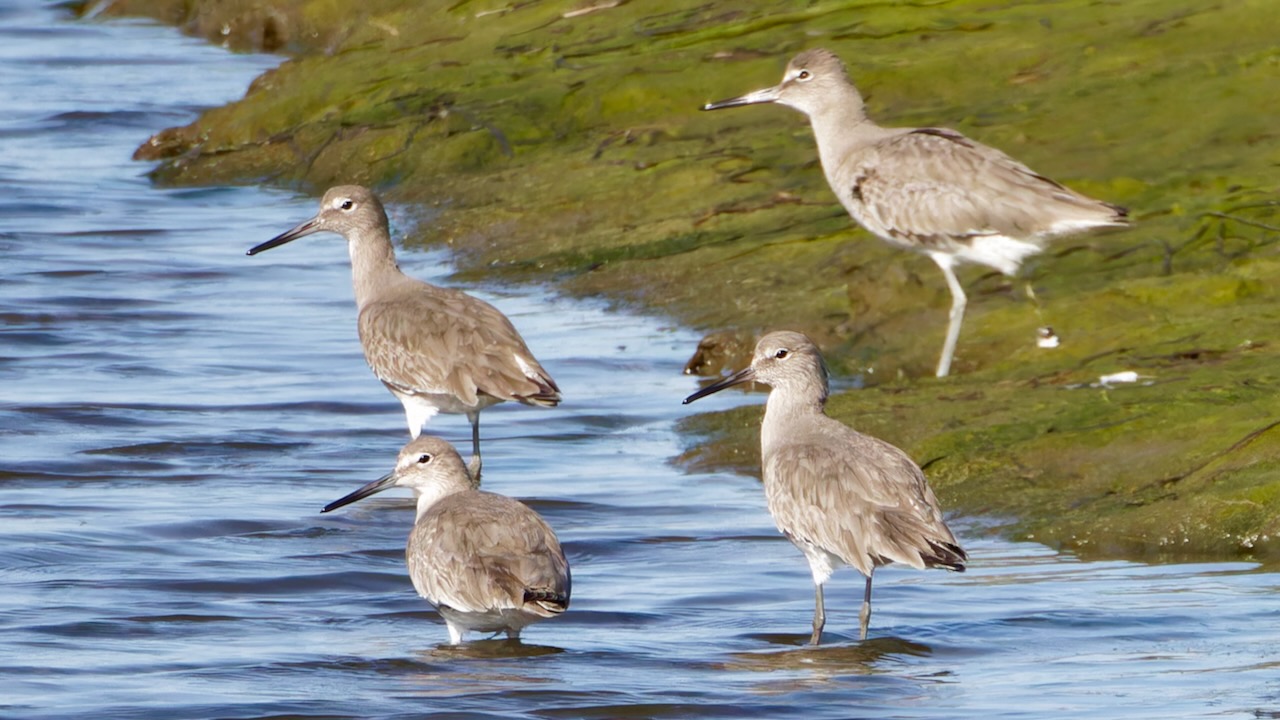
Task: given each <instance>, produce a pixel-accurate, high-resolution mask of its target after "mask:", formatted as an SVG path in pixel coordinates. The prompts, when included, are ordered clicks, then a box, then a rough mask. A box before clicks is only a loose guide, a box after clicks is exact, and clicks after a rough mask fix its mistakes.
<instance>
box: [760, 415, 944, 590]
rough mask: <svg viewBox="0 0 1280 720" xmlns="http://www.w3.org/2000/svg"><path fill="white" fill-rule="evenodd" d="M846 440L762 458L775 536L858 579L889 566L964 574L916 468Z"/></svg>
mask: <svg viewBox="0 0 1280 720" xmlns="http://www.w3.org/2000/svg"><path fill="white" fill-rule="evenodd" d="M841 427H842V428H843V426H841ZM843 429H845V430H848V428H843ZM848 432H849V435H848V436H846V437H844V438H840V442H824V441H823V440H825V438H819V439H818V441H815V442H809V443H788V444H786V445H783V446H781V447H779V448H778V449H777V450H775V451H773V452H771V453H769V454H768V455H767V456H766V457H765V459H764V478H765V480H764V486H765V497H766V500H767V501H768V504H769V511H770V512H771V513H772V514H773V516H774V520H775V522H776V523H777V525H778V529H779V530H780V531H782V532H783V533H784V534H786V535H787V536H788V537H789V538H792V540H793V542H794V541H803V542H808V543H811V544H813V545H816V546H818V547H820V548H823V549H825V550H827V551H828V552H831V553H833V554H835V555H836V556H838V557H840V559H842V560H843V561H844V562H846V563H848V564H849V565H852V566H853V567H855V568H857V569H858V571H859V572H862V573H863V574H868V573H870V571H871V570H873V569H874V568H875V567H877V566H879V565H883V564H885V563H888V562H900V563H904V564H907V565H910V566H912V567H915V568H924V567H950V568H951V569H963V562H964V558H965V555H964V551H963V550H961V549H960V547H959V544H958V543H957V542H956V539H955V536H954V535H952V533H951V530H950V529H949V528H947V525H946V523H945V522H944V520H943V518H942V513H941V511H940V510H939V505H938V500H937V498H936V497H935V496H934V493H933V490H932V489H931V488H930V487H929V485H928V483H927V482H926V481H925V477H924V473H923V472H922V471H921V470H920V468H919V466H917V465H916V464H915V463H914V462H913V461H912V460H911V459H910V458H909V457H907V456H906V454H905V453H903V452H902V451H901V450H898V449H897V448H896V447H894V446H892V445H889V444H888V443H885V442H882V441H880V440H877V439H875V438H872V437H869V436H866V435H862V434H860V433H855V432H853V431H852V430H849V431H848ZM850 442H852V443H853V444H854V446H855V447H854V448H853V451H850V448H848V447H847V444H848V443H850ZM842 444H843V445H845V447H841V445H842Z"/></svg>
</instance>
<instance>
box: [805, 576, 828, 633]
mask: <svg viewBox="0 0 1280 720" xmlns="http://www.w3.org/2000/svg"><path fill="white" fill-rule="evenodd" d="M826 624H827V611H826V609H825V608H824V607H823V602H822V585H821V584H819V583H814V584H813V635H810V636H809V644H810V645H814V646H816V645H817V644H818V643H819V642H821V641H822V626H824V625H826Z"/></svg>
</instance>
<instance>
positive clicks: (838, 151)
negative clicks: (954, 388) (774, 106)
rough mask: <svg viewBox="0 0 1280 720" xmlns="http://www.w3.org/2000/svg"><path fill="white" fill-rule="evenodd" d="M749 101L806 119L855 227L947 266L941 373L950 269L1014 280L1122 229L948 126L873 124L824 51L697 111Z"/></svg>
mask: <svg viewBox="0 0 1280 720" xmlns="http://www.w3.org/2000/svg"><path fill="white" fill-rule="evenodd" d="M755 103H779V104H782V105H786V106H788V107H792V108H795V109H797V110H799V111H800V112H802V113H804V114H805V115H808V116H809V122H810V123H811V124H812V125H813V135H814V139H815V140H816V141H817V143H818V157H819V159H820V160H821V161H822V170H823V172H824V173H825V174H826V177H827V183H828V184H829V185H830V186H831V189H832V191H834V192H835V194H836V197H838V198H839V199H840V203H841V204H842V205H844V207H845V209H846V210H848V211H849V214H850V215H852V216H853V219H854V220H856V221H857V222H858V223H859V224H860V225H862V226H863V227H864V228H866V229H867V230H869V231H870V232H871V233H872V234H874V235H876V236H878V237H880V238H881V239H882V240H884V241H885V242H888V243H889V244H890V245H894V246H896V247H900V248H904V249H907V250H914V251H916V252H920V253H924V254H925V255H928V256H929V257H930V258H931V259H932V260H933V261H934V262H935V263H937V264H938V267H939V268H941V269H942V274H943V276H944V277H946V279H947V287H948V288H949V289H950V290H951V315H950V320H949V323H948V325H947V338H946V341H945V342H944V343H943V346H942V356H941V358H940V359H939V360H938V370H937V375H938V377H944V376H945V375H946V374H947V373H948V372H950V370H951V358H952V355H953V354H954V353H955V348H956V340H957V339H958V338H959V337H960V324H961V322H962V321H963V320H964V309H965V303H966V298H965V294H964V288H963V287H961V285H960V281H959V280H957V279H956V274H955V270H954V266H955V265H956V264H957V263H962V262H971V263H977V264H979V265H986V266H988V267H992V268H995V269H996V270H999V271H1000V272H1002V273H1004V274H1006V275H1013V274H1014V273H1016V272H1017V271H1018V267H1019V265H1021V264H1022V262H1023V260H1025V259H1026V258H1027V257H1028V256H1030V255H1034V254H1035V253H1038V252H1040V250H1041V249H1042V247H1041V244H1042V243H1043V242H1044V241H1045V240H1047V239H1049V238H1052V237H1054V236H1057V235H1064V234H1067V233H1071V232H1075V231H1080V230H1088V229H1091V228H1100V227H1114V226H1122V225H1127V224H1128V220H1127V219H1126V216H1127V214H1128V211H1127V210H1125V209H1124V208H1122V207H1119V206H1116V205H1112V204H1110V203H1105V202H1102V201H1100V200H1094V199H1092V198H1089V197H1086V196H1084V195H1081V194H1080V193H1078V192H1075V191H1074V190H1071V189H1070V188H1067V187H1065V186H1063V185H1061V184H1059V183H1057V182H1055V181H1053V180H1050V179H1049V178H1047V177H1044V176H1043V175H1039V174H1037V173H1035V172H1033V171H1032V170H1031V169H1030V168H1028V167H1027V166H1026V165H1023V164H1022V163H1020V162H1018V161H1017V160H1014V159H1013V158H1011V157H1009V156H1008V155H1005V154H1004V153H1002V152H1000V151H999V150H996V149H994V148H990V147H987V146H986V145H983V144H981V143H978V142H974V141H973V140H970V139H969V138H967V137H965V136H964V135H961V134H960V133H958V132H956V131H954V130H947V129H944V128H885V127H880V126H879V125H876V124H875V123H874V122H873V121H871V120H870V119H868V118H867V115H866V111H865V108H864V107H863V103H862V96H861V95H860V94H858V90H857V88H855V87H854V86H853V83H852V82H850V80H849V76H848V74H847V73H846V72H845V68H844V64H843V63H841V62H840V58H838V57H836V56H835V55H834V54H832V53H830V52H828V51H826V50H807V51H805V52H802V53H800V54H799V55H797V56H795V58H794V59H792V61H791V62H790V63H789V64H788V65H787V70H786V72H785V73H783V76H782V82H781V83H779V84H778V85H776V86H774V87H771V88H765V89H763V90H756V91H755V92H752V93H748V94H746V95H743V96H741V97H737V98H733V99H730V100H721V101H720V102H713V103H707V104H706V105H704V106H703V108H702V109H703V110H718V109H720V108H727V107H734V106H737V105H751V104H755Z"/></svg>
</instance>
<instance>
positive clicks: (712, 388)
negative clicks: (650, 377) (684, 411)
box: [681, 365, 756, 405]
mask: <svg viewBox="0 0 1280 720" xmlns="http://www.w3.org/2000/svg"><path fill="white" fill-rule="evenodd" d="M755 379H756V371H755V369H754V368H752V367H751V366H750V365H748V366H747V367H745V368H743V369H741V370H739V371H738V372H736V373H734V374H732V375H730V376H729V377H727V378H725V379H723V380H721V381H720V382H718V383H714V384H712V385H708V386H706V387H704V388H702V389H701V390H699V391H698V392H696V393H694V394H692V395H690V396H689V397H687V398H685V399H684V402H683V403H681V405H688V404H689V403H691V402H693V401H694V400H697V399H699V398H704V397H706V396H708V395H711V394H712V393H718V392H720V391H721V390H723V389H725V388H728V387H733V386H734V385H741V384H742V383H745V382H751V381H752V380H755Z"/></svg>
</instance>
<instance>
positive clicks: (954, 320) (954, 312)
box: [929, 254, 968, 377]
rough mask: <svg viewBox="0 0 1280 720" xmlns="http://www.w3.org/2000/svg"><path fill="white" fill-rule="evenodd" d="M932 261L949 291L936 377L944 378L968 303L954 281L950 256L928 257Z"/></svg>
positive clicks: (953, 352)
mask: <svg viewBox="0 0 1280 720" xmlns="http://www.w3.org/2000/svg"><path fill="white" fill-rule="evenodd" d="M929 257H931V258H933V261H934V262H935V263H937V264H938V267H939V268H941V269H942V275H943V276H944V277H945V278H946V279H947V287H948V288H949V289H950V290H951V319H950V321H949V322H948V323H947V339H946V341H945V342H944V343H943V344H942V357H941V358H939V359H938V372H937V376H938V377H946V376H947V373H949V372H951V356H952V355H954V354H955V352H956V341H957V340H959V339H960V324H961V323H962V322H964V307H965V304H966V303H968V298H966V297H965V294H964V288H963V287H961V286H960V281H959V280H957V279H956V273H955V271H954V270H952V269H951V266H952V264H953V261H952V258H951V256H950V255H942V254H935V255H930V256H929Z"/></svg>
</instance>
